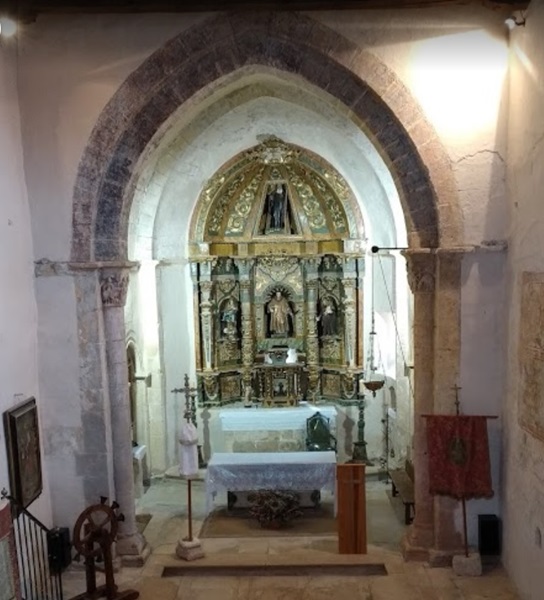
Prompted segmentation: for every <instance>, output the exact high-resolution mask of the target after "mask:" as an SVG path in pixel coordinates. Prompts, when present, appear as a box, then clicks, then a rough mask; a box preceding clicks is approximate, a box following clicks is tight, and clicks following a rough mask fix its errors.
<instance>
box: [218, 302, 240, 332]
mask: <svg viewBox="0 0 544 600" xmlns="http://www.w3.org/2000/svg"><path fill="white" fill-rule="evenodd" d="M221 327H222V329H221V333H222V335H223V336H224V337H226V338H228V339H234V338H235V337H236V336H237V334H238V304H237V302H236V301H235V300H234V298H229V299H228V300H227V302H226V303H225V305H224V306H223V311H222V313H221Z"/></svg>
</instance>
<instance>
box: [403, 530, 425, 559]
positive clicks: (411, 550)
mask: <svg viewBox="0 0 544 600" xmlns="http://www.w3.org/2000/svg"><path fill="white" fill-rule="evenodd" d="M400 550H401V552H402V556H403V557H404V560H405V561H407V562H428V560H429V548H424V547H423V546H414V545H413V544H412V543H411V541H410V540H409V539H408V537H407V536H404V537H403V538H402V541H401V543H400Z"/></svg>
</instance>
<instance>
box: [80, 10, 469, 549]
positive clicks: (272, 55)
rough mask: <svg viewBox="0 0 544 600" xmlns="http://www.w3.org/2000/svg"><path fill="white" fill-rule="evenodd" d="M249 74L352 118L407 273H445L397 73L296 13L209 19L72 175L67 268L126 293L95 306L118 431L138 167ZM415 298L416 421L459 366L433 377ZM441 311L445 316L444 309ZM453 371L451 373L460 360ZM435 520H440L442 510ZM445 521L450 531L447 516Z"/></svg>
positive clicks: (422, 539) (438, 185) (447, 233)
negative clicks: (318, 94) (193, 107)
mask: <svg viewBox="0 0 544 600" xmlns="http://www.w3.org/2000/svg"><path fill="white" fill-rule="evenodd" d="M203 49H204V50H203ZM249 65H252V66H255V65H256V66H259V65H260V66H263V67H272V68H274V69H276V70H278V71H283V72H286V73H289V74H293V75H297V76H298V77H300V78H301V79H302V80H305V81H307V82H308V83H310V84H311V85H314V86H315V87H316V88H319V89H321V90H323V91H325V92H327V93H328V94H329V95H330V96H331V97H332V98H334V99H336V100H338V101H339V102H341V103H342V105H343V106H344V107H345V108H346V109H347V110H349V111H350V113H351V114H352V115H354V118H355V119H356V120H357V121H358V122H359V123H360V125H361V127H363V128H364V130H365V133H367V134H368V135H369V136H370V138H371V139H372V141H373V143H374V144H375V146H376V148H377V150H378V151H379V152H380V153H381V155H382V157H383V158H384V160H385V162H386V163H387V165H388V167H389V169H390V171H391V173H392V175H393V177H394V179H395V181H396V185H397V188H398V191H399V196H400V198H401V202H402V205H403V211H404V215H405V220H406V225H407V231H408V235H409V245H410V247H411V251H412V252H413V253H415V254H414V256H413V257H412V256H410V261H409V266H410V265H411V263H413V262H414V261H416V262H418V261H423V260H424V261H425V263H426V264H427V263H429V265H427V266H429V268H430V267H432V266H433V265H435V262H436V269H437V270H438V271H439V270H440V268H441V267H440V265H441V264H442V262H444V268H446V267H447V264H446V263H447V260H446V258H447V256H446V255H444V259H442V258H440V259H439V257H438V255H436V254H435V252H434V250H433V249H437V248H441V249H444V250H446V251H448V249H454V248H455V247H459V246H461V245H462V234H461V218H460V207H459V203H458V200H457V195H456V191H455V185H454V179H453V174H452V172H451V168H450V164H449V160H448V158H447V155H446V153H445V151H444V149H443V147H442V146H441V144H440V142H439V141H438V138H437V136H436V134H435V133H434V131H433V130H432V128H431V127H430V126H429V124H428V123H427V122H426V120H425V117H424V115H423V113H422V112H421V109H420V108H419V107H418V105H417V103H416V102H415V101H414V100H413V98H412V97H411V96H410V94H409V92H408V91H407V89H406V88H405V87H404V85H403V84H402V83H401V82H400V80H399V79H398V78H397V77H396V76H395V75H394V73H392V72H391V71H389V69H388V68H387V67H386V66H385V65H384V64H383V63H381V62H380V61H379V60H378V59H377V58H376V57H374V56H373V55H372V54H371V53H370V52H368V51H365V50H363V49H361V48H359V47H358V46H356V45H355V44H353V43H352V42H350V41H348V40H346V39H345V38H343V37H342V36H341V35H339V34H338V33H336V32H334V31H332V30H331V29H329V28H327V27H326V26H324V25H322V24H320V23H317V22H316V21H314V20H312V19H310V18H309V17H307V16H305V15H301V14H298V13H294V12H287V11H286V12H258V13H255V14H238V13H221V14H217V15H215V16H211V17H210V18H209V19H207V20H205V21H203V22H201V23H199V24H198V25H195V26H193V27H191V28H189V29H188V30H186V31H184V32H183V33H181V34H180V35H178V36H177V37H175V38H173V39H172V40H170V41H169V42H167V43H166V44H165V45H164V46H163V47H162V48H161V49H159V50H157V51H156V52H155V53H153V54H152V55H151V56H150V57H149V58H148V59H147V60H146V61H145V62H144V63H143V64H142V65H141V66H140V67H139V68H138V69H136V71H135V72H134V73H132V75H130V76H129V77H128V78H127V80H126V81H125V82H124V83H123V84H122V85H121V87H120V88H119V90H118V91H117V92H116V94H115V95H114V96H113V97H112V98H111V100H110V102H109V103H108V105H107V106H106V107H105V108H104V110H103V111H102V113H101V115H100V117H99V119H98V122H97V124H96V126H95V128H94V130H93V132H92V134H91V136H90V139H89V142H88V144H87V147H86V148H85V150H84V153H83V156H82V159H81V162H80V165H79V169H78V174H77V178H76V183H75V188H74V197H73V229H72V248H71V260H72V262H73V263H74V264H77V263H80V264H83V265H84V264H85V263H92V264H94V265H95V266H98V267H99V268H103V269H105V271H108V269H109V270H112V269H117V270H119V271H122V272H120V273H117V274H115V277H109V278H108V279H109V280H112V279H113V283H115V285H116V286H117V287H119V288H122V289H123V290H124V292H123V293H121V292H119V293H116V295H115V299H117V298H118V299H119V301H117V300H116V301H115V302H112V301H111V297H110V296H111V294H110V296H107V297H106V298H105V299H104V294H103V306H104V315H105V318H104V323H105V325H104V328H105V335H106V339H107V341H109V342H108V343H109V346H108V347H107V351H108V370H109V371H110V370H111V371H112V373H109V375H110V376H109V379H110V394H111V395H112V397H115V399H116V400H115V403H113V405H114V406H115V407H117V409H118V412H119V414H118V415H115V418H116V419H117V420H119V421H120V422H121V421H123V422H126V421H127V417H128V415H127V414H126V413H127V411H128V398H125V396H126V392H127V385H126V363H125V364H123V360H125V361H126V354H125V352H124V348H123V349H121V348H120V347H118V342H117V339H118V334H119V332H120V331H122V333H123V338H124V315H123V306H124V300H125V298H126V284H127V282H128V276H127V274H126V273H125V271H127V270H129V269H130V268H131V267H132V266H134V265H131V264H129V263H126V262H125V261H126V258H127V257H126V254H127V231H128V216H129V212H130V206H131V202H132V197H133V191H134V185H135V181H136V179H137V176H138V172H137V169H138V164H139V161H140V160H141V159H142V157H143V156H144V152H145V151H146V148H147V146H148V143H149V142H150V141H151V139H152V138H153V136H155V135H156V134H157V136H158V135H160V134H161V128H162V126H163V125H164V124H165V123H166V121H167V120H168V119H169V118H170V117H171V116H172V115H174V113H175V112H176V111H177V110H178V109H179V108H180V107H181V106H183V105H184V103H186V102H187V101H189V100H190V99H191V98H192V97H193V96H194V95H195V94H197V93H198V92H199V91H202V90H204V89H206V88H207V87H208V86H210V85H211V84H213V83H214V82H216V81H217V80H218V79H219V78H221V77H223V76H226V75H229V74H231V73H235V72H236V71H237V70H239V69H241V68H243V67H245V66H249ZM438 199H439V200H440V201H438ZM435 258H436V261H435ZM410 268H412V267H411V266H410ZM457 271H458V270H457ZM457 271H456V273H457ZM457 281H459V273H457ZM110 287H111V282H110ZM419 296H421V298H420V297H419ZM416 297H417V302H416V303H415V308H414V313H415V314H416V316H418V318H420V320H421V323H420V329H421V331H422V333H421V335H419V337H418V338H417V340H416V337H414V340H415V343H414V345H415V350H414V356H415V358H414V373H416V372H417V373H418V377H417V380H416V381H415V386H414V387H415V389H416V391H417V390H419V392H417V394H416V396H417V395H419V396H420V397H422V398H424V402H420V401H418V400H417V398H416V404H417V406H416V407H415V413H416V414H419V413H421V412H423V411H422V409H423V408H425V409H427V407H428V409H429V410H432V404H433V393H432V388H433V382H435V381H440V382H441V384H443V385H442V388H443V389H448V388H451V385H452V384H453V381H454V380H453V379H451V378H452V377H454V375H455V372H456V366H455V365H449V368H448V369H447V375H448V376H447V377H445V376H443V377H438V375H437V373H436V372H434V371H433V365H434V361H433V360H429V358H430V356H431V355H432V353H433V343H436V344H440V343H442V341H441V336H442V333H441V332H438V333H436V332H434V324H435V298H436V291H435V290H434V289H433V290H428V291H427V290H426V291H425V292H422V291H421V290H420V291H418V292H417V293H416ZM448 299H449V297H448ZM80 304H81V302H80ZM446 304H447V306H448V307H450V304H451V303H449V302H448V303H446ZM450 321H451V323H450V327H451V328H456V327H457V328H458V326H459V323H458V319H457V320H456V319H450ZM446 333H448V332H445V334H444V336H445V337H447V336H446ZM418 340H419V341H418ZM123 342H124V339H123ZM438 347H440V346H438ZM450 350H451V349H450ZM453 362H456V364H457V366H458V360H457V359H454V361H453ZM439 366H440V365H439ZM452 367H453V368H452ZM443 371H446V370H445V369H443ZM448 378H449V379H451V383H448V382H449V379H448ZM419 421H420V419H419V420H418V419H415V422H414V425H415V431H414V454H415V458H416V460H415V461H414V462H415V467H416V482H417V486H416V503H417V504H418V507H419V508H418V511H417V513H416V518H415V521H414V525H413V531H412V534H411V535H410V537H409V538H407V544H408V548H407V549H405V554H406V555H407V556H410V548H413V556H414V557H415V556H418V557H422V556H423V555H424V554H425V555H426V556H428V550H429V548H430V547H432V546H433V544H435V545H436V540H434V525H433V523H434V509H433V503H432V499H431V498H429V496H428V491H425V485H424V484H425V476H426V467H425V466H424V464H423V461H422V460H421V457H422V456H423V454H424V452H423V450H424V439H423V431H422V427H420V426H419ZM113 431H114V433H115V435H117V437H118V438H119V440H117V439H115V440H114V448H115V447H118V446H119V447H121V446H123V448H124V447H125V446H127V444H129V443H130V439H129V437H128V436H127V435H126V434H123V435H121V433H119V432H118V430H116V429H115V428H114V430H113ZM123 431H125V429H123ZM121 438H122V439H121ZM124 457H125V454H123V453H121V452H118V453H117V452H116V453H115V455H114V461H113V462H114V476H115V487H116V491H117V495H118V497H119V499H120V500H122V505H123V507H124V510H125V514H126V515H128V518H127V522H126V523H125V524H124V525H123V528H122V529H123V539H122V540H121V542H122V543H121V542H120V544H119V548H118V550H119V553H120V554H121V555H123V554H140V553H143V551H144V549H145V547H144V544H145V540H143V538H142V536H141V535H140V534H138V533H137V530H136V525H135V515H134V506H133V505H134V490H133V481H132V474H131V472H130V477H129V476H128V474H129V472H128V470H127V468H126V467H127V465H126V464H125V458H124ZM440 514H441V515H442V516H444V513H443V511H442V512H441V513H440ZM444 519H445V520H447V521H448V522H453V519H452V515H451V514H450V515H449V516H444ZM444 519H442V520H444ZM433 540H434V541H433Z"/></svg>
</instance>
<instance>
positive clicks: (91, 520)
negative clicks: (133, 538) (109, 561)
mask: <svg viewBox="0 0 544 600" xmlns="http://www.w3.org/2000/svg"><path fill="white" fill-rule="evenodd" d="M117 522H118V516H117V514H116V513H115V508H112V507H110V506H108V505H107V504H93V505H92V506H89V508H86V509H85V510H84V511H83V512H82V513H81V514H80V515H79V517H78V519H77V521H76V524H75V526H74V536H73V544H74V546H75V548H76V550H77V551H78V553H79V554H81V555H82V556H85V557H96V556H99V555H100V554H101V553H102V544H104V543H107V544H112V543H113V542H114V541H115V536H116V535H117Z"/></svg>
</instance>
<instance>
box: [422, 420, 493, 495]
mask: <svg viewBox="0 0 544 600" xmlns="http://www.w3.org/2000/svg"><path fill="white" fill-rule="evenodd" d="M426 417H427V450H428V455H429V493H431V494H439V495H442V496H453V497H454V498H458V499H461V498H491V496H493V489H492V487H491V474H490V469H489V447H488V442H487V419H486V417H481V416H470V415H458V416H457V415H426Z"/></svg>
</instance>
